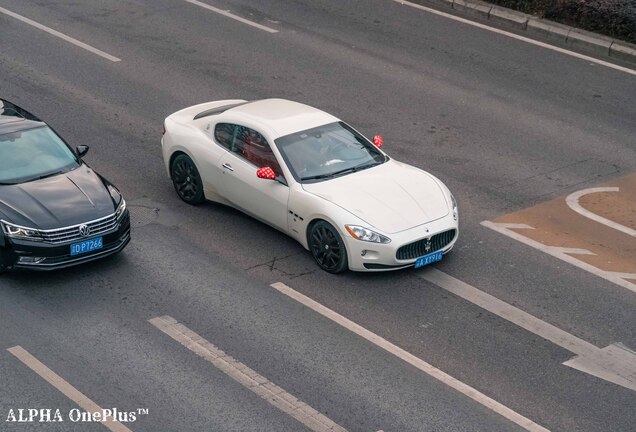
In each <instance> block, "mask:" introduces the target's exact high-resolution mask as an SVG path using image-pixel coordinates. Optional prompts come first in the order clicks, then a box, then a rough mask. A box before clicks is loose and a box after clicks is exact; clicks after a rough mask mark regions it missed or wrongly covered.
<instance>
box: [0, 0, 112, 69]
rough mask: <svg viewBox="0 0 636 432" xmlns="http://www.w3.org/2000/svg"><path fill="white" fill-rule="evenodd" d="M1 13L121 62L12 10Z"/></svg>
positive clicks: (1, 9)
mask: <svg viewBox="0 0 636 432" xmlns="http://www.w3.org/2000/svg"><path fill="white" fill-rule="evenodd" d="M0 13H3V14H5V15H8V16H10V17H13V18H15V19H17V20H20V21H22V22H23V23H26V24H29V25H30V26H33V27H35V28H38V29H40V30H42V31H45V32H47V33H49V34H52V35H53V36H56V37H58V38H60V39H62V40H65V41H66V42H69V43H72V44H73V45H76V46H78V47H80V48H84V49H85V50H86V51H90V52H92V53H93V54H97V55H98V56H100V57H103V58H105V59H107V60H110V61H112V62H118V61H121V59H119V58H117V57H115V56H112V55H110V54H108V53H107V52H104V51H102V50H100V49H97V48H95V47H92V46H90V45H88V44H86V43H84V42H80V41H78V40H77V39H74V38H72V37H70V36H67V35H65V34H64V33H60V32H59V31H57V30H53V29H52V28H50V27H47V26H45V25H43V24H40V23H39V22H36V21H33V20H32V19H29V18H27V17H24V16H22V15H19V14H17V13H15V12H11V11H10V10H8V9H5V8H3V7H0Z"/></svg>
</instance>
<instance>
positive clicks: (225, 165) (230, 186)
mask: <svg viewBox="0 0 636 432" xmlns="http://www.w3.org/2000/svg"><path fill="white" fill-rule="evenodd" d="M237 128H238V131H237V133H236V135H235V140H234V146H233V148H232V149H233V151H232V152H228V153H226V154H225V155H223V156H222V157H221V159H220V160H219V161H218V164H219V167H220V169H221V171H222V175H221V178H220V181H219V183H218V190H219V193H220V195H222V196H223V197H224V198H225V199H227V200H228V201H230V202H231V203H232V204H233V205H235V206H236V207H237V208H239V209H241V210H243V211H244V212H246V213H248V214H250V215H252V216H254V217H255V218H257V219H260V220H262V221H264V222H266V223H268V224H270V225H272V226H274V227H276V228H278V229H279V230H281V231H283V232H287V231H288V227H287V201H288V199H289V187H288V186H287V185H286V184H283V183H281V181H278V180H268V179H261V178H258V177H257V176H256V170H257V169H258V168H262V167H264V166H269V167H270V168H272V169H273V170H274V172H275V173H276V174H279V175H280V177H279V178H280V179H281V180H282V181H283V182H284V178H282V174H281V169H280V166H279V164H278V162H277V160H276V157H275V156H274V153H273V152H272V151H271V148H270V147H269V144H268V143H267V141H266V140H265V139H264V138H263V136H262V135H261V134H259V133H258V132H256V131H254V130H253V129H249V128H246V127H243V126H237Z"/></svg>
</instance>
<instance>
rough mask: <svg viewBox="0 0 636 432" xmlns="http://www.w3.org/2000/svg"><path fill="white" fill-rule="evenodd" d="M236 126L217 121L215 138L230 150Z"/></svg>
mask: <svg viewBox="0 0 636 432" xmlns="http://www.w3.org/2000/svg"><path fill="white" fill-rule="evenodd" d="M234 128H235V126H234V125H233V124H230V123H217V125H216V126H215V127H214V139H215V140H216V142H218V143H219V144H221V145H222V146H223V147H225V148H226V149H228V150H231V149H232V140H233V139H234Z"/></svg>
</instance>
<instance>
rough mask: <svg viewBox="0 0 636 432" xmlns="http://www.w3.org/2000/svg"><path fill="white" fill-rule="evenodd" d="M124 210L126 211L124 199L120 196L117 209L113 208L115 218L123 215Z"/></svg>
mask: <svg viewBox="0 0 636 432" xmlns="http://www.w3.org/2000/svg"><path fill="white" fill-rule="evenodd" d="M125 211H126V200H125V199H124V197H121V201H120V202H119V205H118V206H117V210H115V218H116V219H117V220H119V219H120V218H121V217H122V216H123V214H124V212H125Z"/></svg>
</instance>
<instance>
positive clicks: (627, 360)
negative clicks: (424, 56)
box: [419, 268, 636, 391]
mask: <svg viewBox="0 0 636 432" xmlns="http://www.w3.org/2000/svg"><path fill="white" fill-rule="evenodd" d="M419 277H420V278H421V279H424V280H426V281H428V282H430V283H432V284H435V285H437V286H438V287H440V288H443V289H445V290H446V291H448V292H451V293H453V294H455V295H456V296H458V297H461V298H463V299H464V300H466V301H468V302H470V303H472V304H474V305H477V306H479V307H480V308H482V309H485V310H487V311H488V312H490V313H492V314H495V315H497V316H498V317H501V318H503V319H505V320H507V321H510V322H511V323H513V324H516V325H518V326H519V327H521V328H523V329H525V330H527V331H529V332H531V333H534V334H536V335H538V336H540V337H542V338H543V339H546V340H549V341H550V342H552V343H554V344H556V345H558V346H560V347H561V348H565V349H566V350H568V351H570V352H573V353H574V354H577V355H578V357H576V358H574V359H572V360H569V361H567V362H565V363H564V364H565V365H566V366H570V367H573V368H575V369H579V370H581V371H583V372H586V373H589V374H591V375H595V376H597V377H598V378H601V379H604V380H607V381H610V382H613V383H614V384H618V385H620V386H623V387H625V388H628V389H630V390H634V391H636V355H635V354H634V352H632V351H630V350H629V349H628V348H626V347H624V346H623V345H621V344H612V345H610V346H609V347H606V348H603V349H601V348H597V347H596V346H594V345H592V344H591V343H589V342H586V341H584V340H583V339H580V338H578V337H576V336H574V335H571V334H570V333H567V332H565V331H563V330H561V329H559V328H558V327H555V326H553V325H552V324H548V323H547V322H545V321H541V320H540V319H538V318H536V317H534V316H532V315H530V314H529V313H527V312H524V311H522V310H520V309H518V308H516V307H514V306H511V305H509V304H508V303H505V302H503V301H501V300H499V299H498V298H496V297H493V296H491V295H490V294H487V293H485V292H483V291H480V290H478V289H477V288H475V287H473V286H472V285H469V284H467V283H465V282H462V281H460V280H459V279H456V278H454V277H452V276H450V275H447V274H446V273H443V272H441V271H439V270H437V269H434V268H429V269H427V270H426V272H422V273H421V274H420V275H419Z"/></svg>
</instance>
